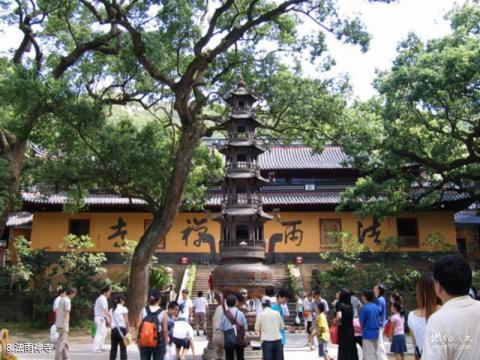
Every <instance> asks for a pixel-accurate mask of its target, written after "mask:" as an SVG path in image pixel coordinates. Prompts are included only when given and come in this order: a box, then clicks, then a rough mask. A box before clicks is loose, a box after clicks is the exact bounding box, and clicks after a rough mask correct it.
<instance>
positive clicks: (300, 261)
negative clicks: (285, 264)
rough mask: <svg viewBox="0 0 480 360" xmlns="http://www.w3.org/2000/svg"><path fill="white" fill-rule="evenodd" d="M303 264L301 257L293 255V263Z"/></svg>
mask: <svg viewBox="0 0 480 360" xmlns="http://www.w3.org/2000/svg"><path fill="white" fill-rule="evenodd" d="M302 264H303V257H301V256H297V257H295V265H302Z"/></svg>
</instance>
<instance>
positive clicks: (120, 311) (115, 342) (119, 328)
mask: <svg viewBox="0 0 480 360" xmlns="http://www.w3.org/2000/svg"><path fill="white" fill-rule="evenodd" d="M124 304H125V298H124V297H123V296H117V297H116V298H115V306H114V307H113V308H112V309H111V310H110V317H111V319H112V332H111V338H110V343H111V347H110V360H115V359H116V358H117V351H118V347H119V346H120V360H127V347H126V346H125V341H124V338H125V336H126V335H127V334H128V331H129V323H128V309H127V308H126V307H125V306H124Z"/></svg>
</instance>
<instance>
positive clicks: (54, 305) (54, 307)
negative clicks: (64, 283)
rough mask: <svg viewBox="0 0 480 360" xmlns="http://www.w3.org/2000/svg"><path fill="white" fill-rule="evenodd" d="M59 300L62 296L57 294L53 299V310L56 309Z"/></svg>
mask: <svg viewBox="0 0 480 360" xmlns="http://www.w3.org/2000/svg"><path fill="white" fill-rule="evenodd" d="M60 300H62V297H61V296H60V295H59V296H57V297H56V298H55V300H53V311H57V309H58V304H60Z"/></svg>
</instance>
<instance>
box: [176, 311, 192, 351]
mask: <svg viewBox="0 0 480 360" xmlns="http://www.w3.org/2000/svg"><path fill="white" fill-rule="evenodd" d="M193 336H194V332H193V328H192V326H191V325H190V324H189V323H188V321H187V319H186V318H185V317H179V318H178V319H177V320H176V321H175V325H174V326H173V339H172V341H173V343H174V344H175V347H176V354H177V359H178V360H185V358H186V357H187V352H188V349H190V347H191V348H192V355H193V357H194V358H195V344H194V342H193Z"/></svg>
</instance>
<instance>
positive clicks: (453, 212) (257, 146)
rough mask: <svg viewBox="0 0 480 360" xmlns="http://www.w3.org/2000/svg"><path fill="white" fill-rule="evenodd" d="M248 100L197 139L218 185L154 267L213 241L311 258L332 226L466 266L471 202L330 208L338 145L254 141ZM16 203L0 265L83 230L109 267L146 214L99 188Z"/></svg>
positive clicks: (332, 238)
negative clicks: (22, 241) (358, 211)
mask: <svg viewBox="0 0 480 360" xmlns="http://www.w3.org/2000/svg"><path fill="white" fill-rule="evenodd" d="M254 100H255V98H254V96H253V95H252V94H251V93H250V92H249V91H247V90H246V87H245V84H243V83H239V85H238V86H237V88H236V89H235V90H234V91H233V92H232V96H231V97H230V98H229V99H227V102H229V105H230V106H231V107H232V109H233V110H232V116H231V119H230V121H229V122H228V125H227V138H226V139H214V138H208V139H204V142H205V143H206V144H207V145H209V146H211V147H214V148H217V149H218V150H219V151H220V152H221V153H222V154H223V155H224V157H225V179H224V181H223V184H222V185H223V187H221V186H218V187H214V188H211V189H209V190H208V191H207V194H206V199H205V209H207V210H209V212H205V211H198V212H180V213H179V214H178V216H177V218H176V221H175V223H174V225H173V227H172V228H171V230H170V232H169V233H168V235H167V236H166V238H164V239H163V240H162V242H161V244H160V245H159V247H158V249H157V251H156V255H157V256H158V257H159V259H160V260H161V263H163V264H169V263H170V264H175V263H178V261H179V259H180V258H184V257H186V258H188V260H189V261H190V262H194V263H201V264H205V263H217V262H218V260H219V258H218V255H217V254H219V253H220V251H221V249H222V247H223V250H224V251H223V255H222V256H223V258H229V257H230V258H235V256H236V255H237V254H238V252H239V249H242V248H248V249H249V250H251V251H252V253H255V254H256V256H257V260H261V261H263V260H266V261H267V262H268V263H271V264H273V263H287V262H295V261H297V262H298V261H301V262H304V263H317V262H320V253H322V252H325V251H335V250H338V249H337V240H338V237H337V235H336V234H338V233H339V232H347V233H349V234H351V235H352V236H353V237H354V238H355V239H356V241H358V242H360V243H362V244H364V245H365V247H366V248H368V249H371V250H372V251H373V253H374V254H377V255H382V254H383V253H385V252H387V251H386V249H385V248H384V246H383V245H384V240H385V239H391V238H397V239H398V241H399V242H398V244H399V247H398V249H396V250H395V249H394V250H391V249H390V250H388V252H389V253H391V252H392V251H393V252H395V251H401V252H408V253H410V254H411V256H412V257H415V256H416V255H418V254H423V253H425V252H435V251H438V249H437V248H435V247H434V246H433V245H432V243H431V242H430V241H429V239H430V238H432V237H435V238H436V239H439V238H440V239H442V242H443V244H446V245H448V246H450V247H451V248H452V249H458V250H459V251H460V252H461V253H463V254H464V255H465V256H466V257H467V258H468V259H469V260H470V261H471V262H472V263H474V262H475V261H476V260H477V259H479V255H480V251H479V247H480V246H479V236H478V226H479V225H480V217H479V216H477V211H476V209H475V208H468V209H466V210H462V211H460V210H461V209H464V208H465V207H466V206H468V203H465V199H464V198H463V197H462V196H460V195H459V194H456V193H446V194H444V197H443V199H442V206H441V207H439V208H436V209H431V210H429V211H421V212H415V213H406V214H402V215H400V216H397V217H391V218H387V219H384V220H382V221H379V220H377V219H376V218H374V217H372V216H367V217H364V218H360V217H358V216H356V215H354V214H353V213H352V212H336V211H335V208H336V207H337V206H338V204H339V202H340V194H341V193H342V191H344V190H345V189H346V187H348V186H352V185H354V184H355V182H356V180H357V178H358V177H359V173H358V171H357V170H356V169H354V168H352V167H351V166H349V165H348V157H347V155H346V154H345V153H344V152H343V150H342V148H340V147H339V146H335V145H327V146H325V147H324V149H323V151H322V152H321V153H316V152H314V151H313V150H312V149H311V148H310V147H307V146H304V145H302V144H293V145H285V146H279V145H271V144H269V143H268V142H267V141H262V140H261V139H258V138H257V137H256V136H255V128H256V127H257V126H259V124H258V122H257V120H255V117H254V116H253V109H252V108H251V106H252V104H253V102H254ZM22 199H23V208H22V211H21V212H18V213H15V214H11V216H10V218H9V220H8V223H7V231H6V232H5V234H3V235H2V236H1V238H0V266H2V265H3V264H4V263H5V255H4V254H5V252H4V250H5V248H9V247H11V246H12V243H13V239H15V238H16V237H17V236H19V235H23V236H25V237H27V238H28V239H30V241H31V244H32V247H33V248H46V249H47V251H48V252H49V253H51V254H52V256H55V255H57V254H59V253H61V247H60V246H61V244H62V243H63V238H64V237H65V236H66V235H67V234H69V233H72V234H76V235H89V236H90V238H91V239H92V241H93V242H94V244H95V248H94V249H92V251H101V252H105V253H106V255H107V258H108V262H109V263H110V264H119V263H121V262H122V261H123V258H122V257H121V256H120V252H121V247H122V245H123V243H124V242H125V240H126V239H128V240H138V239H139V238H140V237H141V235H142V234H143V232H144V231H145V229H146V228H147V227H148V225H149V224H150V222H151V219H152V215H151V214H150V213H149V212H148V211H147V210H146V206H145V203H144V202H143V201H142V200H138V199H129V198H122V197H119V196H118V195H115V194H111V193H105V192H100V191H91V192H90V194H89V195H88V196H87V197H86V198H85V199H84V202H85V204H86V205H87V207H88V210H87V211H82V212H78V213H73V214H72V213H67V212H63V206H64V205H65V203H66V201H67V196H66V194H64V193H52V194H50V195H42V194H39V193H31V192H30V193H29V192H25V193H23V194H22ZM210 214H212V215H210ZM272 214H275V216H272ZM268 220H269V221H268ZM228 249H230V250H228ZM254 257H255V256H254ZM7 260H8V259H7Z"/></svg>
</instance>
